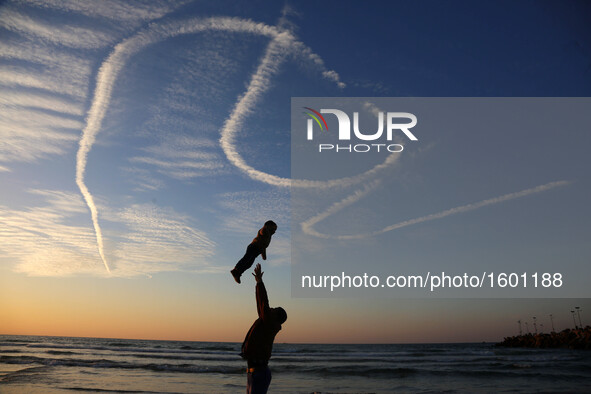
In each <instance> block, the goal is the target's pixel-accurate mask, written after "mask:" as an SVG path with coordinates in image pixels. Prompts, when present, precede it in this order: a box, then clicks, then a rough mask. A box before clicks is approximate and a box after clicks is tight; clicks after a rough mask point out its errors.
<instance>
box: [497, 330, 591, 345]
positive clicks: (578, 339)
mask: <svg viewBox="0 0 591 394" xmlns="http://www.w3.org/2000/svg"><path fill="white" fill-rule="evenodd" d="M496 346H501V347H531V348H567V349H585V350H591V326H587V327H585V328H576V329H574V330H571V329H566V330H563V331H560V332H552V333H550V334H526V335H517V336H514V337H506V338H505V339H504V340H503V342H500V343H497V345H496Z"/></svg>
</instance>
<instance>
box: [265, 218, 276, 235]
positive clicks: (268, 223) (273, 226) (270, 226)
mask: <svg viewBox="0 0 591 394" xmlns="http://www.w3.org/2000/svg"><path fill="white" fill-rule="evenodd" d="M265 228H267V229H268V230H269V231H270V232H271V234H275V231H277V225H276V224H275V222H274V221H272V220H267V221H266V222H265Z"/></svg>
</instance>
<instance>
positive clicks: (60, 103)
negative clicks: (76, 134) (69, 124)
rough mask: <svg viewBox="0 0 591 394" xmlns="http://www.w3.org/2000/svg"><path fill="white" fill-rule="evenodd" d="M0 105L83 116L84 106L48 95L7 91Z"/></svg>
mask: <svg viewBox="0 0 591 394" xmlns="http://www.w3.org/2000/svg"><path fill="white" fill-rule="evenodd" d="M0 105H2V106H3V107H5V108H10V107H13V108H19V107H20V108H24V109H32V110H45V111H51V112H55V113H61V114H64V115H70V116H71V115H74V116H82V115H83V110H82V105H81V104H79V103H76V102H73V101H70V100H65V99H62V98H59V97H56V96H54V95H53V94H47V93H40V92H36V93H30V92H15V91H10V90H5V91H3V92H2V94H1V95H0Z"/></svg>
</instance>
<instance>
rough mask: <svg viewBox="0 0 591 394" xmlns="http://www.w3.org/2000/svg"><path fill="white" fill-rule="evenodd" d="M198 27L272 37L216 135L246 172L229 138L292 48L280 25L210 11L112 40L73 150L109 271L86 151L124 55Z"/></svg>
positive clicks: (91, 143) (200, 28)
mask: <svg viewBox="0 0 591 394" xmlns="http://www.w3.org/2000/svg"><path fill="white" fill-rule="evenodd" d="M203 31H226V32H230V33H249V34H258V35H263V36H267V37H270V38H272V41H271V44H270V45H269V48H268V49H267V51H266V54H265V56H264V58H263V61H262V62H261V64H260V65H259V67H258V68H257V72H256V73H255V74H254V76H253V77H252V78H251V81H250V84H249V88H248V90H247V92H246V93H245V94H244V95H243V96H242V97H241V98H240V99H239V101H238V103H237V104H236V106H235V107H234V110H233V111H232V115H231V116H230V118H229V119H228V120H227V121H226V122H225V124H224V128H223V130H222V138H221V139H220V142H221V144H222V149H224V152H225V153H226V155H227V156H228V159H230V161H231V162H232V163H233V164H235V165H237V166H238V167H239V168H241V169H242V170H243V171H245V172H247V173H248V172H249V171H250V169H251V167H248V166H247V165H246V164H245V163H244V162H243V160H242V159H241V158H240V157H239V155H237V153H236V150H235V149H234V147H233V146H232V143H231V142H232V138H233V133H236V131H237V127H238V125H239V123H240V122H241V121H242V120H243V119H244V117H245V115H246V114H247V113H248V112H249V111H250V110H251V106H252V105H253V104H254V103H255V102H256V101H257V100H258V95H259V94H260V93H262V92H264V91H265V90H266V86H265V85H266V84H268V83H269V79H268V78H269V77H270V76H271V75H273V74H274V73H275V72H276V71H277V67H278V66H279V64H280V62H281V61H282V59H283V57H284V54H285V53H287V52H289V51H291V49H290V48H291V47H292V45H291V44H292V43H293V42H294V38H293V36H292V35H291V34H290V33H289V32H287V31H280V30H278V29H277V28H276V27H273V26H268V25H265V24H262V23H255V22H252V21H250V20H244V19H239V18H224V17H219V18H218V17H214V18H206V19H190V20H186V21H180V22H179V21H174V22H171V23H167V24H162V25H159V24H153V25H151V26H150V27H149V28H147V29H146V30H143V31H141V32H139V33H137V34H135V35H134V36H132V37H130V38H128V39H126V40H124V41H123V42H121V43H119V44H117V45H116V46H115V49H114V50H113V52H112V53H111V54H110V55H109V57H108V58H107V60H106V61H105V62H104V63H103V64H102V65H101V67H100V69H99V72H98V77H97V83H96V88H95V91H94V95H93V99H92V103H91V106H90V110H89V111H88V116H87V122H86V127H85V128H84V130H83V132H82V137H81V139H80V143H79V150H78V153H77V156H76V184H77V185H78V187H79V189H80V192H81V193H82V195H83V197H84V199H85V201H86V203H87V205H88V207H89V209H90V212H91V217H92V222H93V226H94V229H95V233H96V238H97V246H98V249H99V254H100V256H101V258H102V260H103V263H104V265H105V268H106V269H107V271H109V265H108V263H107V261H106V259H105V254H104V245H103V237H102V232H101V228H100V225H99V222H98V211H97V208H96V205H95V203H94V200H93V197H92V195H91V193H90V191H89V190H88V188H87V186H86V184H85V182H84V173H85V171H86V163H87V158H88V153H89V152H90V149H91V148H92V145H93V144H94V142H95V140H96V135H97V134H98V132H99V131H100V128H101V123H102V121H103V118H104V116H105V113H106V110H107V108H108V106H109V102H110V99H111V92H112V88H113V84H114V82H115V80H116V79H117V76H118V74H119V72H120V71H121V69H122V67H123V66H124V65H125V63H126V62H127V60H129V58H130V57H131V56H133V55H134V54H135V53H137V52H138V51H139V50H141V49H142V48H144V47H145V46H147V45H148V44H153V43H155V42H159V41H162V40H163V39H165V38H169V37H174V36H177V35H180V34H189V33H197V32H203ZM298 48H299V49H300V50H301V49H302V48H305V46H303V44H300V45H298ZM307 54H308V55H309V56H311V55H313V53H312V52H311V51H308V52H307ZM317 64H318V65H319V66H322V67H323V64H321V63H319V62H317ZM323 71H325V70H323ZM242 164H243V165H242ZM252 170H253V171H254V175H255V176H256V175H260V174H262V173H261V172H260V171H256V170H254V169H252ZM177 175H178V174H177ZM264 177H265V179H267V178H269V177H270V178H273V176H272V175H268V174H265V175H264ZM255 179H256V178H255ZM285 182H289V180H285V179H282V178H280V183H285ZM284 186H285V185H284Z"/></svg>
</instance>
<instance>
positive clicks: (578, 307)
mask: <svg viewBox="0 0 591 394" xmlns="http://www.w3.org/2000/svg"><path fill="white" fill-rule="evenodd" d="M575 309H576V310H577V316H579V327H581V328H583V323H581V307H580V306H575Z"/></svg>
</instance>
